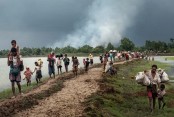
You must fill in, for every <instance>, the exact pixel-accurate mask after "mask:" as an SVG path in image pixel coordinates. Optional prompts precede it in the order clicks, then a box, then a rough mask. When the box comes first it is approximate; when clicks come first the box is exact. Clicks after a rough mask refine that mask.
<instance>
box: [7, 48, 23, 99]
mask: <svg viewBox="0 0 174 117" xmlns="http://www.w3.org/2000/svg"><path fill="white" fill-rule="evenodd" d="M10 53H11V55H12V58H11V59H12V61H9V57H8V66H10V73H9V79H10V81H11V86H12V92H13V98H15V96H16V93H15V82H16V84H17V86H18V89H19V93H20V94H22V93H21V84H20V82H21V71H20V67H19V66H20V64H21V61H20V58H19V55H18V54H17V49H16V48H11V51H10Z"/></svg>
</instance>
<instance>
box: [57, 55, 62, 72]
mask: <svg viewBox="0 0 174 117" xmlns="http://www.w3.org/2000/svg"><path fill="white" fill-rule="evenodd" d="M57 71H58V74H59V73H62V58H61V57H58V59H57Z"/></svg>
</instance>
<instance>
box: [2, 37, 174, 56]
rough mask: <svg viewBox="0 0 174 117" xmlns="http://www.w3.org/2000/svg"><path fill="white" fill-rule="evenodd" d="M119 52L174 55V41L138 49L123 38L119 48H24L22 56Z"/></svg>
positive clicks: (148, 42) (147, 42)
mask: <svg viewBox="0 0 174 117" xmlns="http://www.w3.org/2000/svg"><path fill="white" fill-rule="evenodd" d="M114 49H116V50H118V51H123V50H126V51H140V52H144V51H146V52H149V51H153V52H156V53H157V52H165V53H166V52H168V53H174V39H173V38H171V39H170V43H166V42H162V41H150V40H146V42H145V45H143V46H141V47H138V46H135V44H134V43H133V42H132V41H131V39H129V38H126V37H125V38H123V39H121V41H120V45H119V46H118V47H115V46H114V45H113V44H112V43H111V42H109V43H108V45H107V46H106V48H105V47H104V46H103V45H98V46H96V47H91V46H90V45H84V46H82V47H79V48H75V47H72V46H70V45H68V46H66V47H63V48H59V47H56V48H55V49H53V48H46V47H42V48H27V47H24V48H22V49H21V55H23V56H46V55H48V53H50V52H51V51H54V52H55V53H56V54H60V53H69V54H71V53H72V54H74V53H76V54H78V53H86V54H89V53H94V54H95V53H96V54H99V53H104V52H105V51H109V50H114ZM8 52H9V50H0V57H7V54H8Z"/></svg>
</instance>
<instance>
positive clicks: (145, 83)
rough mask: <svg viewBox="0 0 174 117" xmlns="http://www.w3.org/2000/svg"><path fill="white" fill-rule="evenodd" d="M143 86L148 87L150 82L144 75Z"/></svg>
mask: <svg viewBox="0 0 174 117" xmlns="http://www.w3.org/2000/svg"><path fill="white" fill-rule="evenodd" d="M143 85H145V86H149V85H150V80H149V78H148V77H147V76H146V75H145V76H144V79H143Z"/></svg>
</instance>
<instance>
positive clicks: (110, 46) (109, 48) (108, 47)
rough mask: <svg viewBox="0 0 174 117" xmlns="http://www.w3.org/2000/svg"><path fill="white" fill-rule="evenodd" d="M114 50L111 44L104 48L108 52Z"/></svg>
mask: <svg viewBox="0 0 174 117" xmlns="http://www.w3.org/2000/svg"><path fill="white" fill-rule="evenodd" d="M114 49H115V47H114V46H113V45H112V44H111V42H109V43H108V45H107V47H106V50H107V51H109V50H114Z"/></svg>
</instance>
